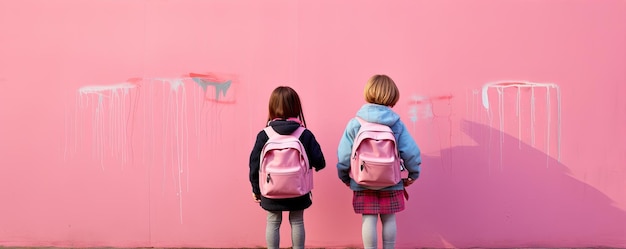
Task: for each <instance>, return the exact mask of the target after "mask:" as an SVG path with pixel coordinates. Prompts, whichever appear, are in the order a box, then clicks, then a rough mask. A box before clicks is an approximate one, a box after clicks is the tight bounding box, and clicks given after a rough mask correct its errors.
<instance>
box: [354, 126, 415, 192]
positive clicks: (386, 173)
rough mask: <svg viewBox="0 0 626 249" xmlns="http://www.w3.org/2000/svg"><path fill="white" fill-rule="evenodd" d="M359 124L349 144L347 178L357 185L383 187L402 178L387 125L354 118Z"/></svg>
mask: <svg viewBox="0 0 626 249" xmlns="http://www.w3.org/2000/svg"><path fill="white" fill-rule="evenodd" d="M356 119H357V120H358V121H359V123H360V124H361V128H360V129H359V131H358V132H357V135H356V137H355V139H354V144H353V145H352V158H351V161H350V177H351V178H352V179H353V180H354V181H355V182H356V183H358V184H359V185H362V186H365V187H367V188H370V189H382V188H385V187H389V186H393V185H396V184H397V183H399V182H400V181H401V175H400V173H401V171H402V170H404V166H403V163H402V159H401V158H400V155H399V152H398V148H397V145H396V138H395V136H394V134H393V131H392V130H391V128H389V126H386V125H383V124H377V123H371V122H367V121H365V120H363V119H361V118H359V117H357V118H356Z"/></svg>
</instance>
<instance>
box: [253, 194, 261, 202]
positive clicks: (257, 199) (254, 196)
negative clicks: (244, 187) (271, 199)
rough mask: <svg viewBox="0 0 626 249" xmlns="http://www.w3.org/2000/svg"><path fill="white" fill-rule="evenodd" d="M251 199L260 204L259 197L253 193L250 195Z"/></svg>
mask: <svg viewBox="0 0 626 249" xmlns="http://www.w3.org/2000/svg"><path fill="white" fill-rule="evenodd" d="M252 198H254V202H256V203H260V202H261V197H260V196H259V195H257V194H255V193H252Z"/></svg>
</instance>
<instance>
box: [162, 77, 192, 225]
mask: <svg viewBox="0 0 626 249" xmlns="http://www.w3.org/2000/svg"><path fill="white" fill-rule="evenodd" d="M154 80H155V81H158V82H162V83H164V86H165V85H169V91H164V94H165V93H166V92H167V93H168V96H167V112H166V114H165V117H164V119H165V122H164V124H163V126H164V127H163V131H164V132H165V139H166V140H169V141H171V143H169V145H170V146H171V147H172V148H171V154H170V155H169V156H170V160H171V164H170V165H173V166H174V169H175V175H174V179H175V184H176V186H175V188H176V196H177V197H178V205H179V210H180V212H179V218H180V222H181V224H182V223H183V177H185V182H186V183H187V184H189V174H188V173H187V171H188V170H189V144H188V142H187V141H188V140H187V139H186V138H188V137H189V125H188V122H187V91H186V89H185V84H184V79H183V78H174V79H166V78H155V79H154ZM166 144H168V143H164V146H165V145H166ZM165 151H167V149H164V152H165ZM163 154H165V153H163ZM164 160H165V158H164ZM165 165H166V163H164V164H163V166H164V167H165ZM164 172H165V170H164ZM187 191H189V185H187Z"/></svg>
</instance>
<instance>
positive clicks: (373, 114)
mask: <svg viewBox="0 0 626 249" xmlns="http://www.w3.org/2000/svg"><path fill="white" fill-rule="evenodd" d="M356 115H357V117H360V118H362V119H364V120H365V121H368V122H372V123H379V124H384V125H386V126H389V127H392V126H393V125H394V124H395V123H396V122H398V120H400V115H398V114H397V113H395V112H393V110H392V109H391V107H389V106H384V105H377V104H364V105H363V106H361V109H359V111H357V113H356Z"/></svg>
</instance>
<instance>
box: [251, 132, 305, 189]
mask: <svg viewBox="0 0 626 249" xmlns="http://www.w3.org/2000/svg"><path fill="white" fill-rule="evenodd" d="M264 130H265V133H267V136H268V137H269V139H268V140H267V142H266V143H265V146H263V150H262V151H261V165H260V169H259V187H260V188H261V194H262V195H263V196H265V197H267V198H272V199H283V198H292V197H298V196H302V195H305V194H307V193H309V192H310V191H311V189H313V172H312V169H311V167H309V159H308V157H307V155H306V151H305V149H304V146H303V145H302V143H301V142H300V139H299V137H300V135H302V132H303V131H304V130H305V128H304V127H299V128H298V129H297V130H296V131H294V132H293V134H290V135H281V134H278V133H276V131H274V129H272V127H271V126H268V127H266V128H265V129H264Z"/></svg>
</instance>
